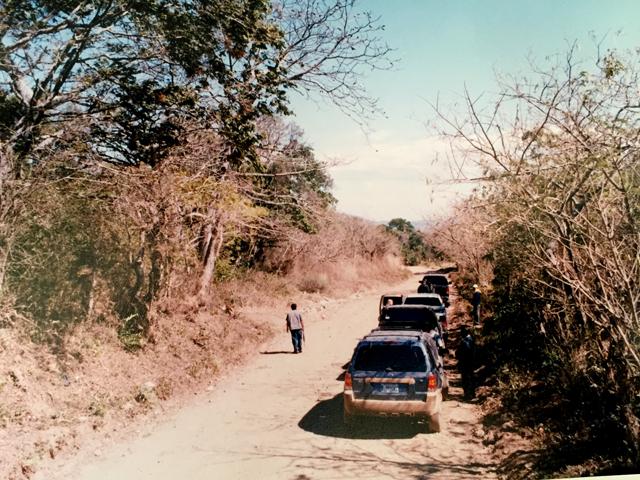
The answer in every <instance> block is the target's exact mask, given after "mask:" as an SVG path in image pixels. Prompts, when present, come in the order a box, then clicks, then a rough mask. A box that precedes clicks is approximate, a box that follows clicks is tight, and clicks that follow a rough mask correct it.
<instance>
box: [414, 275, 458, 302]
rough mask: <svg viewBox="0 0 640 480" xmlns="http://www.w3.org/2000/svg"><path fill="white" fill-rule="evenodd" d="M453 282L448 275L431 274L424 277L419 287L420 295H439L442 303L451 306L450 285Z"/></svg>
mask: <svg viewBox="0 0 640 480" xmlns="http://www.w3.org/2000/svg"><path fill="white" fill-rule="evenodd" d="M450 284H451V282H450V281H449V279H448V278H447V276H446V275H443V274H441V273H429V274H427V275H425V276H424V277H422V280H420V285H418V293H437V294H438V295H440V297H442V301H443V302H444V304H445V305H446V306H449V285H450Z"/></svg>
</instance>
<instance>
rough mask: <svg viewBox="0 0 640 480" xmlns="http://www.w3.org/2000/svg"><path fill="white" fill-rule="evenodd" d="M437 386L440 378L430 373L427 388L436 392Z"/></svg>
mask: <svg viewBox="0 0 640 480" xmlns="http://www.w3.org/2000/svg"><path fill="white" fill-rule="evenodd" d="M345 380H346V379H345ZM436 388H438V379H437V378H436V376H435V374H433V373H430V374H429V378H428V379H427V389H428V390H429V391H430V392H435V391H436Z"/></svg>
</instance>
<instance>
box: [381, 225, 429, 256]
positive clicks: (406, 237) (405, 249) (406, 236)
mask: <svg viewBox="0 0 640 480" xmlns="http://www.w3.org/2000/svg"><path fill="white" fill-rule="evenodd" d="M386 230H387V231H388V232H390V233H392V234H394V235H395V236H396V237H397V238H398V240H399V241H400V244H401V251H402V256H403V258H404V263H405V264H406V265H418V264H419V263H420V262H422V261H424V260H426V259H427V258H429V257H431V256H433V252H432V251H431V249H430V248H429V246H428V245H427V244H426V243H425V241H424V238H423V236H422V235H421V234H420V233H419V232H418V231H417V230H416V229H415V227H414V226H413V224H412V223H411V222H409V221H408V220H405V219H404V218H394V219H392V220H390V221H389V223H388V225H387V226H386Z"/></svg>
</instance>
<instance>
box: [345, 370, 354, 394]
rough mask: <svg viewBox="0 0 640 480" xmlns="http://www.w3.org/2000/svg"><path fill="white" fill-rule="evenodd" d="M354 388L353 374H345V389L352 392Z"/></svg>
mask: <svg viewBox="0 0 640 480" xmlns="http://www.w3.org/2000/svg"><path fill="white" fill-rule="evenodd" d="M352 388H353V382H352V380H351V374H350V373H349V372H345V374H344V389H345V390H351V389H352Z"/></svg>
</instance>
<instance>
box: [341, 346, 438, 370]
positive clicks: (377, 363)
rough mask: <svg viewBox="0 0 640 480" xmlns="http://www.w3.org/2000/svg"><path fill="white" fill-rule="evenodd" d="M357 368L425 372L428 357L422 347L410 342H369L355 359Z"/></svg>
mask: <svg viewBox="0 0 640 480" xmlns="http://www.w3.org/2000/svg"><path fill="white" fill-rule="evenodd" d="M353 366H354V369H355V370H368V371H372V370H373V371H387V372H423V371H425V370H426V368H427V365H426V358H425V355H424V352H423V351H422V349H421V348H420V347H419V346H417V345H410V344H396V345H393V344H375V343H373V344H367V345H363V346H362V347H360V348H359V349H358V351H357V353H356V357H355V359H354V364H353Z"/></svg>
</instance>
